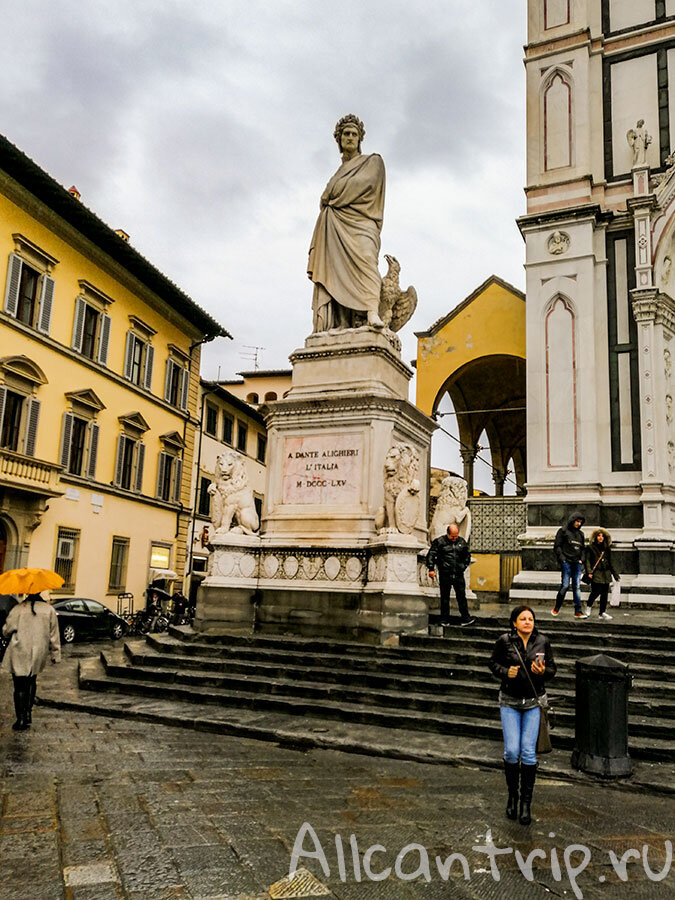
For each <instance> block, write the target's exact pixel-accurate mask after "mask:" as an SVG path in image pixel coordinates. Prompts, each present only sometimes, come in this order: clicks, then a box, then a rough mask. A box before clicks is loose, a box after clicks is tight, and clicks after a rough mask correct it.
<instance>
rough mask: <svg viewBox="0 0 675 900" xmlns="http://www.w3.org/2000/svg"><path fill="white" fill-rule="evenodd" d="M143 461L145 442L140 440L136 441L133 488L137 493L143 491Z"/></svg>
mask: <svg viewBox="0 0 675 900" xmlns="http://www.w3.org/2000/svg"><path fill="white" fill-rule="evenodd" d="M144 463H145V444H144V443H143V442H142V441H137V443H136V477H135V479H134V490H135V491H136V493H137V494H142V493H143V465H144Z"/></svg>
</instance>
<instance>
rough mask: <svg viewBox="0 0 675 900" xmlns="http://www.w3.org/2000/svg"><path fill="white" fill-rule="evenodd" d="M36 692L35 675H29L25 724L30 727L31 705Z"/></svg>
mask: <svg viewBox="0 0 675 900" xmlns="http://www.w3.org/2000/svg"><path fill="white" fill-rule="evenodd" d="M36 692H37V675H31V676H30V678H29V679H28V692H27V694H28V699H27V706H26V722H27V723H28V724H29V725H30V723H31V722H32V721H33V705H34V704H35V694H36Z"/></svg>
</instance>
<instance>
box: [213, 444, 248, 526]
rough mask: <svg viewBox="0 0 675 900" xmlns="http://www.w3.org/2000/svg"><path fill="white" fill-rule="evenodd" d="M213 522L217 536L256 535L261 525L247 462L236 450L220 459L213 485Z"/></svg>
mask: <svg viewBox="0 0 675 900" xmlns="http://www.w3.org/2000/svg"><path fill="white" fill-rule="evenodd" d="M209 494H210V495H211V521H212V522H213V527H214V529H215V531H216V534H223V533H225V532H228V531H229V532H232V533H233V534H255V532H256V531H257V530H258V527H259V525H260V523H259V521H258V513H257V512H256V509H255V504H254V503H253V492H252V491H251V488H250V487H249V486H248V476H247V474H246V469H245V468H244V461H243V459H242V458H241V457H240V456H239V454H238V453H235V452H234V450H226V451H225V452H224V453H221V454H220V455H219V456H217V457H216V474H215V480H214V481H213V482H212V483H211V484H210V485H209Z"/></svg>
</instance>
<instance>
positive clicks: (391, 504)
mask: <svg viewBox="0 0 675 900" xmlns="http://www.w3.org/2000/svg"><path fill="white" fill-rule="evenodd" d="M419 462H420V459H419V453H418V452H417V450H416V449H415V447H413V446H412V444H406V443H404V442H403V441H398V442H397V443H395V444H394V445H393V446H392V447H390V448H389V451H388V453H387V455H386V457H385V459H384V506H381V507H380V509H379V510H378V511H377V513H376V515H375V528H376V529H377V531H378V533H381V534H410V533H411V532H412V530H413V529H414V527H415V526H416V524H417V520H418V516H419V506H420V498H419V492H420V483H419V481H418V480H417V472H418V469H419Z"/></svg>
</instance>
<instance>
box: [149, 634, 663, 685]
mask: <svg viewBox="0 0 675 900" xmlns="http://www.w3.org/2000/svg"><path fill="white" fill-rule="evenodd" d="M147 642H148V644H149V645H150V646H151V647H152V648H153V649H154V650H158V651H160V652H169V653H173V654H185V655H186V658H188V657H191V658H207V657H211V658H214V659H223V660H224V659H228V660H229V659H241V660H244V659H246V660H251V661H253V660H257V661H260V662H265V661H269V662H277V663H278V665H279V666H283V665H284V664H285V663H286V662H287V661H288V660H289V659H292V660H293V662H296V663H301V664H302V665H306V666H313V667H320V666H324V667H332V666H336V665H337V666H340V667H349V668H353V669H354V670H355V671H358V670H367V671H369V672H373V671H378V672H379V671H386V672H400V673H405V674H408V675H420V676H426V675H432V676H435V675H437V672H438V667H439V666H440V667H443V668H447V667H448V666H450V667H452V668H455V667H457V666H462V665H463V666H467V665H470V666H471V667H472V668H473V669H474V671H476V673H477V677H479V678H485V679H488V680H491V679H492V676H491V674H490V672H489V670H488V668H487V660H488V659H489V656H490V652H491V650H492V643H491V642H488V643H487V644H485V645H483V646H482V647H481V648H480V652H477V648H476V647H475V646H473V645H472V644H470V643H467V644H466V645H465V644H464V643H460V644H458V643H456V642H453V641H452V640H450V639H447V638H445V639H440V642H439V643H438V644H437V645H436V647H435V649H433V650H430V651H422V653H421V656H420V655H417V654H410V653H408V652H407V650H406V649H405V648H403V649H401V650H395V649H394V650H390V649H387V650H386V653H382V652H375V651H381V650H382V649H383V648H379V647H378V648H374V647H364V646H363V645H359V646H360V647H361V650H362V653H361V654H360V655H357V654H356V652H354V651H352V652H350V653H348V654H347V653H341V652H339V648H340V646H341V645H336V646H335V647H334V648H333V652H331V653H323V654H304V653H303V654H302V655H301V656H300V657H298V655H297V654H294V653H293V652H289V650H288V649H287V648H282V649H278V648H276V647H268V645H267V642H266V641H261V642H260V643H256V642H254V641H253V639H251V640H249V642H247V643H245V644H240V643H236V644H234V645H233V646H225V645H220V644H218V645H216V644H213V643H210V644H203V643H199V642H197V641H191V642H189V643H186V642H183V641H179V640H175V639H173V638H171V637H167V636H166V635H162V634H155V635H148V636H147ZM585 655H588V654H587V653H585V652H581V653H579V654H576V653H568V654H567V655H565V654H563V655H560V654H556V663H557V665H558V672H559V674H560V675H563V674H564V673H565V672H567V673H568V674H571V675H572V676H574V671H575V669H574V664H575V661H576V659H580V658H582V657H583V656H585ZM474 660H475V662H474ZM622 661H623V660H622ZM626 661H627V662H630V666H631V672H632V673H633V674H634V675H635V676H636V677H638V678H640V679H641V680H643V681H648V680H650V679H651V678H652V677H653V678H654V679H655V683H656V684H657V686H658V685H659V684H663V685H669V684H672V685H675V665H661V664H659V667H658V668H657V669H656V670H655V668H654V660H653V658H650V659H649V661H648V662H647V663H646V664H644V663H638V662H636V661H634V660H630V661H629V660H626ZM674 662H675V660H674ZM478 673H480V674H478Z"/></svg>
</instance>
